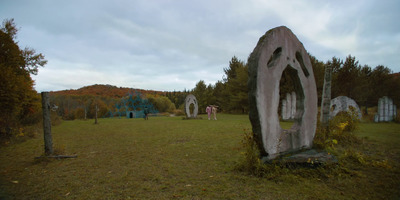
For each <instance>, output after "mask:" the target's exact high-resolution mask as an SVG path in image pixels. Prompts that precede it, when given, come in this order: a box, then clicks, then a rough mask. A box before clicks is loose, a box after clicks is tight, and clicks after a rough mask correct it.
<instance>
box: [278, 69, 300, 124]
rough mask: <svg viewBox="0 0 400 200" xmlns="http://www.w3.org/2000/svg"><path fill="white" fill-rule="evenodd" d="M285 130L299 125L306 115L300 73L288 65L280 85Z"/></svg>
mask: <svg viewBox="0 0 400 200" xmlns="http://www.w3.org/2000/svg"><path fill="white" fill-rule="evenodd" d="M278 113H280V116H281V119H282V120H283V121H282V122H281V123H280V124H281V127H282V128H283V129H293V128H295V125H299V124H300V122H301V119H302V115H303V113H304V91H303V88H302V87H301V83H300V78H299V76H298V71H297V70H296V69H294V68H293V67H291V66H290V65H288V66H287V67H286V68H285V70H284V71H283V72H282V77H281V80H280V83H279V107H278Z"/></svg>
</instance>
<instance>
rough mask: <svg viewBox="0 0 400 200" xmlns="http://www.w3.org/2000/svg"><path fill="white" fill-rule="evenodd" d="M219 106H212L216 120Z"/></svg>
mask: <svg viewBox="0 0 400 200" xmlns="http://www.w3.org/2000/svg"><path fill="white" fill-rule="evenodd" d="M217 108H218V106H212V113H213V114H214V120H217Z"/></svg>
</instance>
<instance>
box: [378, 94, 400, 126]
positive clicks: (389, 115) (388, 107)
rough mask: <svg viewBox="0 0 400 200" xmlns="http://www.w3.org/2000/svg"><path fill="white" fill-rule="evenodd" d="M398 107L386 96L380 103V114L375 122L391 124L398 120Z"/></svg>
mask: <svg viewBox="0 0 400 200" xmlns="http://www.w3.org/2000/svg"><path fill="white" fill-rule="evenodd" d="M396 115H397V107H396V105H394V104H393V100H392V99H391V98H389V97H387V96H384V97H382V98H380V99H379V101H378V113H377V114H376V115H375V119H374V121H375V122H390V121H393V120H394V119H396V117H397V116H396Z"/></svg>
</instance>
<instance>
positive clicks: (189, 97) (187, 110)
mask: <svg viewBox="0 0 400 200" xmlns="http://www.w3.org/2000/svg"><path fill="white" fill-rule="evenodd" d="M191 104H193V105H194V109H193V113H190V105H191ZM198 112H199V106H198V104H197V99H196V97H195V96H194V95H193V94H189V95H187V96H186V98H185V113H186V117H188V118H197V113H198Z"/></svg>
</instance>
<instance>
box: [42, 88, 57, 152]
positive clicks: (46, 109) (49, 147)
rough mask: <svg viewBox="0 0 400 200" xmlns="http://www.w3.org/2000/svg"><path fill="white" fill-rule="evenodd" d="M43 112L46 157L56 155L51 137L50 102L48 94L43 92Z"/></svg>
mask: <svg viewBox="0 0 400 200" xmlns="http://www.w3.org/2000/svg"><path fill="white" fill-rule="evenodd" d="M42 110H43V132H44V153H45V155H46V156H48V155H52V154H53V153H54V151H53V139H52V137H51V119H50V101H49V93H48V92H42Z"/></svg>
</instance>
